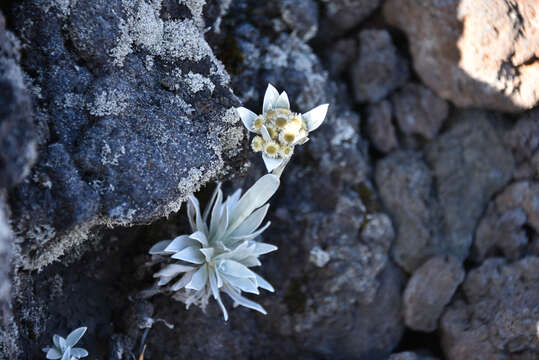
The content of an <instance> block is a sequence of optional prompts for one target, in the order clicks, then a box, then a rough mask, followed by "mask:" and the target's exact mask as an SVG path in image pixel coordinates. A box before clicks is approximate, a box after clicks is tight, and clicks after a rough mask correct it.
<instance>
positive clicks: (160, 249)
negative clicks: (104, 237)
mask: <svg viewBox="0 0 539 360" xmlns="http://www.w3.org/2000/svg"><path fill="white" fill-rule="evenodd" d="M171 241H172V240H163V241H159V242H158V243H157V244H155V245H154V246H152V247H151V249H150V251H149V253H150V255H166V254H168V253H167V252H166V251H165V248H166V247H167V246H168V245H169V244H170V243H171ZM55 336H56V335H55ZM54 344H55V345H56V343H54ZM56 346H58V347H59V346H60V345H56Z"/></svg>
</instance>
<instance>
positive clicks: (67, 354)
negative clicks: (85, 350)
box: [62, 346, 71, 360]
mask: <svg viewBox="0 0 539 360" xmlns="http://www.w3.org/2000/svg"><path fill="white" fill-rule="evenodd" d="M62 360H71V348H70V347H69V346H68V347H67V348H66V349H65V350H64V354H63V355H62Z"/></svg>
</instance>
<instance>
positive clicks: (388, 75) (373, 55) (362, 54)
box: [352, 30, 409, 102]
mask: <svg viewBox="0 0 539 360" xmlns="http://www.w3.org/2000/svg"><path fill="white" fill-rule="evenodd" d="M408 76H409V70H408V63H407V62H406V60H405V59H403V58H402V57H401V56H400V55H399V54H398V52H397V49H396V48H395V46H394V45H393V42H392V41H391V36H390V35H389V33H388V32H387V31H386V30H363V31H361V32H360V33H359V57H358V59H357V61H356V62H355V63H354V64H353V66H352V84H353V87H354V94H355V97H356V101H358V102H377V101H380V100H382V99H383V98H384V97H386V96H387V95H388V94H389V93H390V92H391V91H393V90H395V89H397V88H398V87H399V86H402V85H404V84H405V83H406V80H408Z"/></svg>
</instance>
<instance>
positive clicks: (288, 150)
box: [281, 145, 293, 157]
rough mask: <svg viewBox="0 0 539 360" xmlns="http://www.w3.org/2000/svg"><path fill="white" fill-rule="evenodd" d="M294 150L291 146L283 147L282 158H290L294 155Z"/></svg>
mask: <svg viewBox="0 0 539 360" xmlns="http://www.w3.org/2000/svg"><path fill="white" fill-rule="evenodd" d="M292 151H293V150H292V148H291V147H290V146H286V145H285V146H281V156H282V157H290V156H291V155H292Z"/></svg>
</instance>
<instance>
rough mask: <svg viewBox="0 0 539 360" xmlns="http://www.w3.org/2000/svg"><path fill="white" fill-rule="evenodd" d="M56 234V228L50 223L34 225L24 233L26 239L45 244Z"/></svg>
mask: <svg viewBox="0 0 539 360" xmlns="http://www.w3.org/2000/svg"><path fill="white" fill-rule="evenodd" d="M55 236H56V230H55V229H54V227H52V225H49V224H42V225H36V226H34V227H33V228H31V229H30V230H28V231H27V232H26V234H25V237H26V238H27V239H30V240H33V241H34V242H35V243H36V244H45V243H47V242H49V241H50V240H51V239H53V238H54V237H55Z"/></svg>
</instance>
